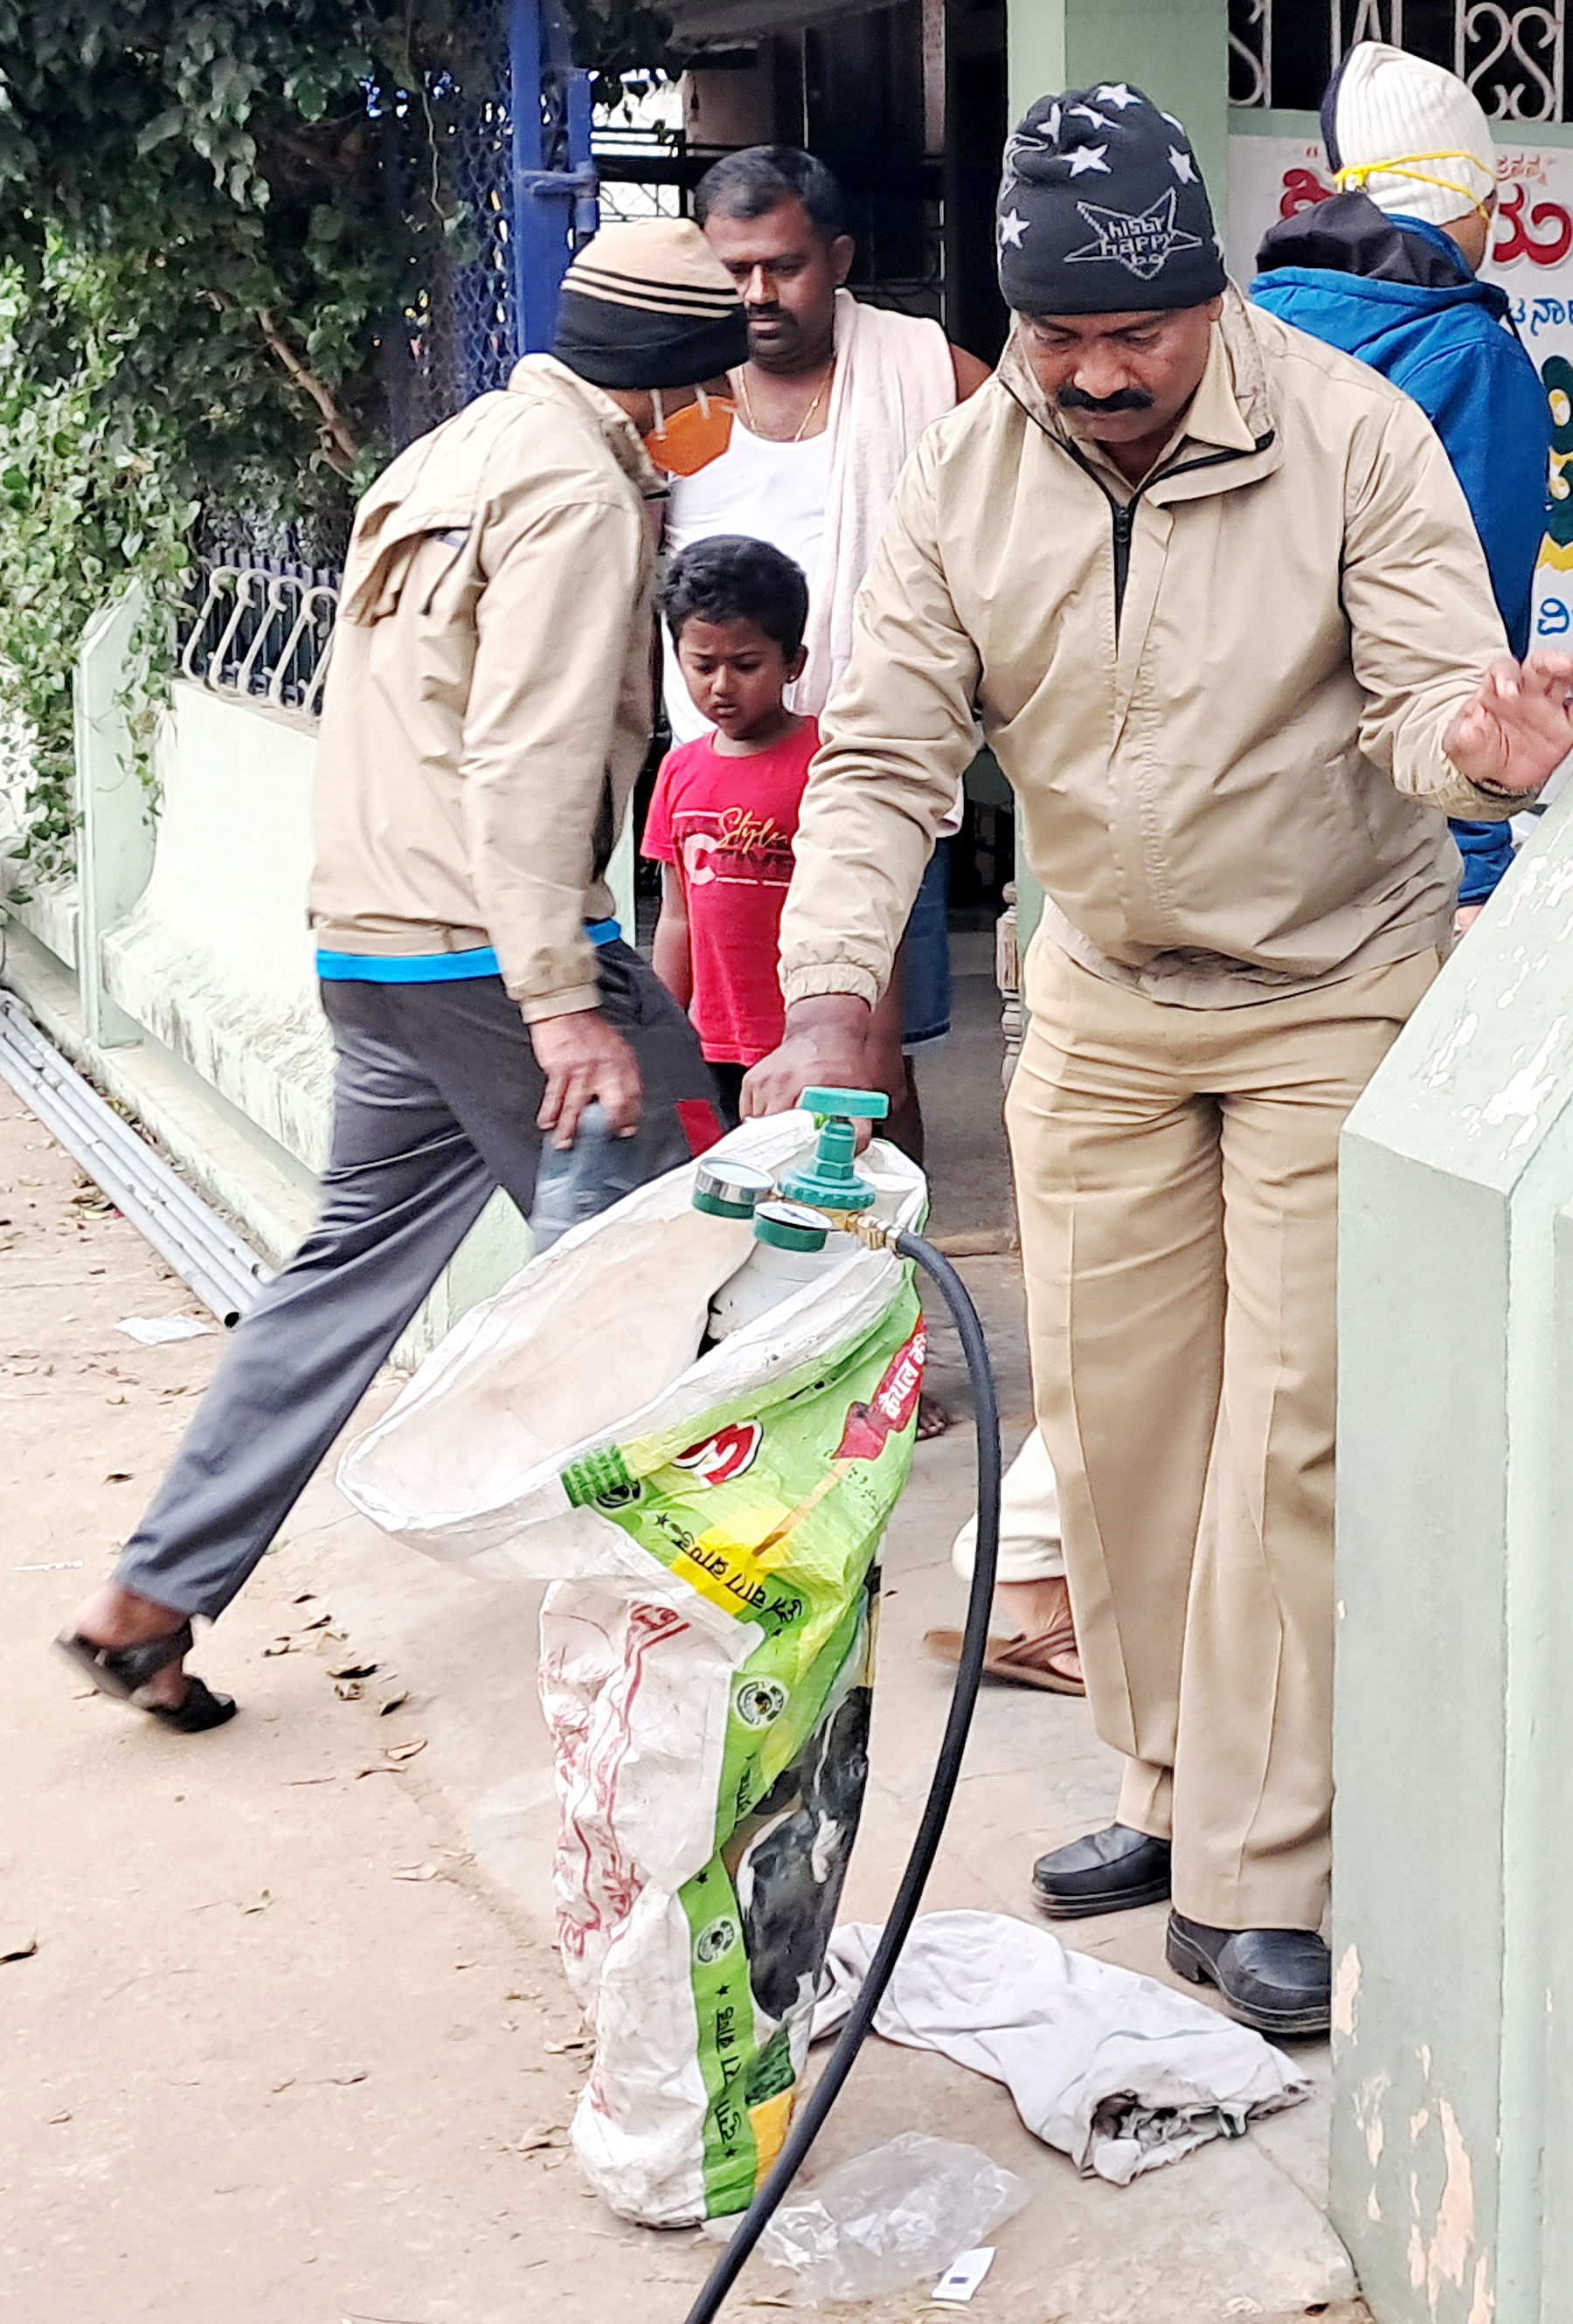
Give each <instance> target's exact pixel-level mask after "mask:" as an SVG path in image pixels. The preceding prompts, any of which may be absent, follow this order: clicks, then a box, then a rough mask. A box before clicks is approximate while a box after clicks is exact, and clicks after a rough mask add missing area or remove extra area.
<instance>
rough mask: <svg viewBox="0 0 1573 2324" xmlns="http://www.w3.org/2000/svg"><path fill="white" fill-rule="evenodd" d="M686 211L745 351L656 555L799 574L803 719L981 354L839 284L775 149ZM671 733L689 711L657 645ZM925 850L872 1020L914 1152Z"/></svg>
mask: <svg viewBox="0 0 1573 2324" xmlns="http://www.w3.org/2000/svg"><path fill="white" fill-rule="evenodd" d="M695 209H696V214H697V216H698V218H699V224H700V226H702V227H703V228H704V231H705V235H706V237H707V239H708V242H709V244H710V247H711V248H712V250H714V252H715V253H716V255H717V257H718V258H719V259H720V261H721V263H722V264H723V265H724V266H725V267H726V270H727V272H729V273H730V275H731V277H732V279H733V281H734V282H735V283H736V285H737V288H738V290H739V291H740V292H741V294H742V297H743V300H744V304H745V307H746V309H747V312H748V341H749V360H748V361H747V363H746V364H744V366H743V367H742V369H741V370H740V371H736V372H734V373H733V374H732V386H733V391H734V393H735V395H736V401H737V424H736V426H735V427H734V428H733V430H732V438H731V442H730V444H729V445H728V447H727V449H726V453H725V455H724V456H723V457H722V458H720V459H719V460H717V461H714V462H713V463H712V464H711V466H709V467H708V468H706V469H705V470H704V472H703V473H702V474H701V475H697V476H693V477H681V476H680V477H677V478H676V479H674V481H673V485H672V492H671V502H670V504H669V508H668V513H667V527H666V538H667V543H668V546H669V548H671V549H673V550H677V549H687V548H689V546H690V545H691V544H692V543H693V542H694V541H696V540H708V539H711V538H713V537H714V536H715V535H716V534H718V533H745V534H747V535H749V536H751V537H753V538H754V539H760V540H768V541H769V542H770V543H771V545H772V547H773V548H775V549H780V550H782V553H783V555H785V556H787V557H790V558H792V559H793V561H794V562H795V563H796V564H798V565H800V566H801V567H802V569H803V571H804V572H805V573H806V574H807V575H808V577H809V604H810V611H809V631H808V637H807V641H806V642H807V646H808V652H809V660H808V667H807V669H806V670H805V671H804V674H803V676H802V678H801V679H800V681H799V683H798V686H797V687H796V688H795V690H794V692H793V695H792V697H791V700H792V707H793V708H794V709H795V710H796V711H798V712H799V714H800V715H802V716H805V717H817V716H818V715H819V712H820V711H821V710H822V709H823V708H824V706H825V704H826V701H827V700H828V696H829V694H830V691H831V688H832V687H834V685H835V683H836V681H837V678H839V677H840V675H841V672H842V670H843V669H845V668H846V665H847V658H848V656H849V655H850V653H851V650H852V601H853V598H854V597H855V595H856V592H857V588H858V585H859V583H860V582H861V581H862V579H863V576H864V573H865V569H866V567H867V565H868V562H869V559H870V558H871V557H872V556H873V554H874V547H875V545H876V543H877V541H878V539H879V535H880V531H881V529H882V528H883V525H884V516H885V512H886V510H887V509H888V507H889V505H890V500H891V494H892V493H893V491H894V489H895V483H896V478H897V477H898V476H899V475H900V474H901V471H902V468H903V467H904V466H905V465H906V460H907V456H908V454H909V453H910V452H911V450H912V449H913V447H914V446H915V445H916V444H917V441H918V439H919V438H920V437H921V435H922V433H923V431H924V429H926V428H928V427H929V426H930V423H931V422H932V421H934V420H939V419H940V418H942V417H943V415H944V414H945V413H946V412H948V411H950V410H954V408H955V406H956V405H957V404H958V403H961V402H964V401H966V399H967V397H968V396H969V395H972V394H973V393H975V392H976V390H977V389H978V388H979V387H981V386H982V384H983V383H984V381H985V379H986V378H987V377H988V368H987V365H986V364H982V363H980V362H979V361H978V359H977V357H976V355H968V354H967V351H966V349H965V348H964V347H957V346H950V345H949V344H948V341H947V339H946V337H945V334H944V332H943V330H942V329H941V328H940V327H939V324H938V323H935V322H931V321H929V320H928V319H926V318H923V317H921V316H914V315H899V314H894V313H892V312H890V311H889V310H888V309H884V308H878V307H869V306H865V305H864V304H863V303H862V302H861V301H859V300H856V299H854V298H853V296H852V294H851V292H850V291H847V289H846V288H845V287H844V286H845V284H846V281H847V275H848V273H849V272H851V268H852V260H853V255H854V245H853V242H852V237H851V236H850V235H849V234H848V233H847V211H846V204H845V202H844V200H843V198H842V193H841V189H840V187H839V185H838V184H837V181H836V180H835V178H834V177H833V176H832V174H831V172H830V171H828V169H827V168H826V167H825V164H824V163H823V162H822V161H816V160H815V158H814V156H813V155H812V154H811V153H805V152H800V151H799V149H798V148H797V147H796V146H792V145H754V146H750V147H749V148H748V149H747V150H746V151H745V152H741V153H731V154H728V155H727V157H726V160H725V161H717V164H716V166H715V168H714V169H713V170H711V171H709V172H708V175H707V176H706V177H705V178H703V179H702V180H700V183H699V190H698V194H697V197H696V201H695ZM665 701H666V715H667V717H668V720H669V722H670V723H671V731H672V736H673V739H674V740H675V741H676V742H691V741H693V740H694V739H695V738H696V737H697V736H699V734H702V733H704V731H705V726H704V721H703V719H702V718H701V717H700V715H699V713H698V712H697V711H696V710H695V708H694V705H693V704H692V702H691V701H690V700H689V692H688V688H687V687H686V686H685V684H684V683H683V680H682V678H681V676H680V673H679V671H678V668H677V663H676V659H675V657H674V655H673V653H672V650H671V640H670V639H668V640H667V641H666V678H665ZM949 1019H950V985H949V955H948V933H947V927H946V881H945V864H944V862H943V857H942V854H940V855H937V856H936V858H935V861H934V862H933V864H931V865H930V876H929V878H928V880H927V881H926V882H925V884H924V888H923V890H922V891H921V893H920V895H919V898H918V900H917V903H916V905H915V906H914V908H913V912H912V918H911V924H910V926H909V928H908V932H907V941H906V944H905V945H904V946H903V948H902V964H901V975H900V980H899V982H898V983H897V985H896V986H895V987H893V991H892V993H891V996H890V1000H889V1004H888V1006H887V1007H886V1008H885V1010H884V1012H883V1015H882V1018H881V1022H880V1028H879V1029H880V1033H881V1036H882V1042H881V1054H880V1063H881V1068H882V1085H884V1086H885V1087H888V1088H889V1090H890V1092H891V1096H892V1101H893V1107H894V1111H893V1115H892V1121H891V1129H892V1134H893V1135H894V1136H895V1137H896V1138H897V1139H898V1142H899V1143H901V1144H902V1145H903V1146H905V1147H907V1148H909V1150H911V1151H912V1152H914V1153H915V1154H916V1155H917V1156H918V1157H919V1158H920V1159H921V1139H922V1116H921V1113H920V1111H919V1109H918V1099H917V1090H916V1087H915V1084H914V1083H913V1080H912V1076H911V1070H910V1067H909V1066H908V1065H906V1064H905V1063H904V1062H903V1056H902V1052H903V1049H911V1048H913V1047H921V1046H922V1045H923V1044H924V1043H925V1042H927V1041H930V1040H933V1039H937V1038H938V1037H939V1036H940V1035H941V1034H943V1033H945V1032H946V1031H948V1028H949Z"/></svg>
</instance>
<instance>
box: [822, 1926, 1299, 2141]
mask: <svg viewBox="0 0 1573 2324" xmlns="http://www.w3.org/2000/svg"><path fill="white" fill-rule="evenodd" d="M879 1938H880V1932H879V1930H878V1929H877V1928H874V1927H871V1926H870V1925H869V1924H868V1923H866V1922H854V1923H850V1924H849V1925H848V1926H847V1927H846V1928H841V1929H837V1932H836V1933H835V1935H834V1936H833V1937H832V1938H831V1940H830V1950H829V1951H828V1954H827V1956H826V1960H825V1974H824V1978H823V1979H822V1981H821V1983H820V1987H819V2002H818V2005H817V2006H816V2008H815V2011H814V2039H815V2040H816V2041H818V2040H819V2038H820V2037H821V2036H822V2035H823V2034H826V2033H833V2032H834V2030H835V2029H836V2027H837V2025H839V2024H840V2023H841V2022H842V2020H843V2018H845V2017H846V2015H847V2012H848V2011H849V2010H850V2008H851V2006H852V2003H853V2001H854V1999H855V1997H856V1994H857V1990H858V1988H859V1987H860V1986H861V1985H862V1983H863V1980H864V1978H865V1975H866V1973H867V1969H868V1965H869V1962H870V1961H871V1960H873V1959H874V1947H875V1946H876V1945H877V1944H878V1942H879ZM874 2032H875V2033H883V2034H884V2037H885V2039H886V2040H887V2041H889V2042H902V2043H905V2044H906V2046H907V2047H908V2048H909V2049H912V2050H938V2051H939V2052H940V2054H941V2056H943V2057H947V2058H951V2059H954V2060H955V2061H956V2063H957V2064H958V2066H970V2067H971V2068H972V2069H973V2070H974V2071H975V2072H977V2073H980V2074H986V2075H988V2077H989V2079H990V2080H992V2081H996V2082H1004V2085H1005V2088H1006V2089H1008V2090H1009V2091H1010V2094H1011V2096H1012V2098H1013V2099H1014V2100H1015V2102H1016V2111H1017V2113H1018V2114H1019V2115H1020V2116H1021V2117H1022V2121H1023V2122H1024V2123H1025V2124H1026V2126H1027V2128H1028V2129H1029V2130H1030V2131H1032V2134H1033V2135H1034V2136H1035V2137H1038V2138H1041V2139H1042V2140H1044V2141H1045V2143H1046V2144H1048V2145H1050V2146H1057V2147H1059V2150H1060V2151H1061V2153H1065V2154H1069V2156H1070V2158H1071V2160H1072V2161H1073V2162H1074V2163H1076V2164H1077V2166H1078V2169H1079V2171H1080V2172H1081V2174H1082V2176H1083V2178H1084V2179H1091V2178H1097V2179H1108V2180H1112V2181H1113V2182H1114V2184H1115V2186H1116V2187H1125V2186H1128V2185H1129V2184H1130V2182H1131V2181H1132V2180H1133V2179H1134V2178H1135V2176H1136V2175H1137V2173H1138V2172H1142V2171H1152V2170H1155V2169H1156V2168H1157V2166H1158V2165H1159V2164H1160V2163H1175V2162H1178V2160H1179V2159H1180V2156H1181V2155H1182V2154H1189V2153H1190V2151H1191V2149H1192V2148H1193V2147H1197V2146H1201V2145H1203V2144H1205V2143H1206V2142H1207V2141H1208V2139H1209V2138H1220V2137H1221V2138H1239V2137H1242V2136H1244V2135H1245V2131H1246V2130H1247V2129H1248V2128H1249V2127H1250V2126H1251V2124H1252V2123H1253V2122H1254V2121H1255V2120H1256V2119H1257V2118H1258V2116H1262V2115H1264V2114H1275V2113H1276V2112H1277V2111H1278V2109H1279V2108H1280V2107H1288V2106H1295V2105H1298V2103H1299V2102H1300V2099H1301V2098H1309V2095H1310V2089H1311V2085H1310V2083H1309V2080H1307V2078H1306V2077H1305V2075H1303V2074H1301V2073H1300V2072H1299V2071H1298V2070H1296V2068H1295V2067H1294V2066H1293V2065H1292V2064H1291V2061H1290V2060H1289V2059H1288V2058H1286V2057H1285V2056H1284V2054H1283V2052H1282V2050H1275V2049H1274V2048H1273V2047H1272V2043H1269V2042H1264V2041H1263V2038H1262V2036H1261V2034H1260V2033H1251V2032H1250V2031H1249V2030H1248V2028H1246V2027H1245V2026H1244V2025H1236V2024H1234V2023H1233V2021H1232V2020H1231V2019H1229V2018H1226V2017H1220V2016H1219V2015H1217V2012H1216V2011H1215V2010H1212V2009H1209V2008H1208V2006H1207V2004H1206V2003H1205V2002H1201V2001H1193V2000H1191V1999H1189V1997H1188V1996H1186V1995H1185V1994H1182V1993H1172V1992H1170V1989H1169V1987H1167V1986H1165V1985H1160V1984H1158V1983H1157V1981H1156V1980H1155V1979H1154V1978H1150V1977H1138V1976H1137V1975H1136V1974H1135V1973H1134V1971H1133V1970H1132V1969H1118V1968H1116V1967H1115V1964H1114V1963H1113V1962H1112V1961H1100V1960H1093V1959H1092V1958H1091V1957H1090V1956H1089V1955H1088V1954H1087V1953H1075V1952H1069V1951H1068V1950H1066V1948H1065V1947H1064V1946H1063V1945H1062V1944H1061V1943H1060V1942H1059V1939H1058V1938H1057V1937H1051V1936H1050V1934H1049V1932H1048V1931H1047V1930H1045V1929H1034V1928H1032V1927H1031V1926H1030V1925H1029V1924H1028V1923H1026V1922H1025V1921H1013V1920H1011V1919H1010V1918H1009V1917H1008V1916H1007V1915H1006V1914H1003V1913H926V1914H924V1915H923V1917H922V1918H921V1920H920V1921H919V1922H918V1923H917V1924H916V1926H915V1927H914V1928H913V1930H912V1933H911V1936H910V1937H909V1938H908V1940H907V1942H906V1945H905V1948H904V1949H903V1950H902V1956H901V1959H900V1960H899V1961H898V1962H897V1964H896V1970H895V1975H894V1977H893V1978H892V1980H891V1983H890V1987H889V1989H888V1991H887V1992H886V1994H885V1997H884V2000H883V2001H882V2002H881V2003H880V2005H879V2007H878V2009H877V2011H876V2012H875V2014H874Z"/></svg>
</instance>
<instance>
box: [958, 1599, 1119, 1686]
mask: <svg viewBox="0 0 1573 2324" xmlns="http://www.w3.org/2000/svg"><path fill="white" fill-rule="evenodd" d="M923 1646H924V1648H925V1650H926V1651H927V1652H928V1653H929V1654H930V1655H933V1657H934V1659H935V1661H936V1662H941V1663H957V1662H959V1661H960V1659H961V1632H960V1631H959V1630H926V1631H925V1632H924V1634H923ZM1076 1652H1077V1645H1076V1625H1075V1623H1074V1622H1073V1621H1071V1620H1070V1619H1069V1617H1067V1618H1066V1619H1065V1620H1063V1621H1059V1622H1051V1623H1050V1626H1049V1628H1048V1629H1046V1630H1040V1631H1039V1632H1038V1633H1037V1635H1036V1637H1030V1638H1028V1637H1019V1638H991V1639H990V1640H989V1642H988V1652H987V1654H986V1655H985V1656H984V1664H983V1670H984V1676H985V1678H997V1679H1003V1680H1004V1682H1005V1683H1006V1684H1007V1685H1010V1686H1035V1687H1038V1688H1040V1689H1041V1692H1043V1693H1045V1694H1085V1693H1086V1692H1087V1687H1086V1684H1085V1683H1084V1682H1083V1681H1082V1680H1081V1679H1080V1678H1079V1677H1075V1678H1073V1677H1072V1676H1071V1674H1070V1673H1069V1671H1066V1670H1057V1669H1056V1668H1055V1665H1056V1663H1057V1662H1058V1661H1059V1660H1060V1658H1061V1657H1062V1656H1064V1655H1074V1654H1076Z"/></svg>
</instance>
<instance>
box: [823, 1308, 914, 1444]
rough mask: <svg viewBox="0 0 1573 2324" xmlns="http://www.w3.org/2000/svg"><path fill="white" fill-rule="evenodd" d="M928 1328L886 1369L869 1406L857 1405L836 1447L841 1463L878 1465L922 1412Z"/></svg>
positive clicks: (848, 1416)
mask: <svg viewBox="0 0 1573 2324" xmlns="http://www.w3.org/2000/svg"><path fill="white" fill-rule="evenodd" d="M928 1345H929V1333H928V1328H927V1326H926V1325H925V1324H922V1323H920V1324H919V1325H918V1328H917V1330H916V1331H915V1332H914V1333H912V1336H911V1339H910V1340H907V1341H904V1342H902V1345H901V1346H900V1347H899V1348H898V1349H897V1350H896V1351H895V1354H894V1355H893V1357H892V1358H891V1360H890V1362H889V1363H888V1364H887V1365H886V1367H885V1370H884V1377H883V1378H882V1379H881V1380H880V1383H879V1386H878V1387H877V1388H875V1389H874V1396H873V1399H872V1401H871V1402H869V1403H867V1404H855V1405H854V1406H852V1408H851V1410H850V1411H849V1412H848V1413H847V1426H846V1428H845V1429H844V1430H843V1432H842V1436H841V1442H840V1443H839V1444H837V1447H836V1452H835V1455H834V1457H835V1458H836V1459H837V1461H877V1460H878V1458H879V1456H880V1454H881V1453H882V1452H884V1448H885V1446H886V1444H887V1443H889V1442H890V1440H891V1438H892V1437H893V1436H899V1435H900V1434H901V1433H902V1429H903V1428H905V1427H907V1426H908V1425H909V1424H910V1423H911V1417H912V1415H913V1413H914V1412H916V1410H917V1408H918V1391H919V1389H920V1388H921V1387H922V1385H923V1357H924V1354H925V1353H926V1351H927V1349H928Z"/></svg>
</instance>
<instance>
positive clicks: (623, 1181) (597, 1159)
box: [530, 1098, 644, 1258]
mask: <svg viewBox="0 0 1573 2324" xmlns="http://www.w3.org/2000/svg"><path fill="white" fill-rule="evenodd" d="M638 1152H639V1140H638V1139H636V1138H619V1137H617V1135H616V1134H615V1131H614V1130H613V1128H612V1124H611V1120H610V1118H609V1116H608V1115H607V1112H606V1107H605V1106H604V1105H603V1104H602V1103H601V1102H600V1100H599V1098H592V1099H591V1101H590V1102H589V1104H588V1105H587V1106H586V1108H585V1110H584V1111H583V1112H582V1113H581V1114H580V1116H579V1118H578V1129H577V1130H576V1131H575V1132H574V1141H573V1144H572V1145H571V1146H570V1147H569V1149H568V1151H567V1153H563V1152H561V1151H560V1149H559V1148H557V1147H555V1146H553V1145H551V1144H550V1143H543V1144H542V1146H541V1163H540V1167H539V1168H538V1169H537V1171H536V1173H535V1207H534V1209H533V1210H532V1212H531V1213H530V1231H531V1233H532V1236H533V1237H534V1239H535V1254H536V1257H537V1258H539V1257H540V1255H541V1252H542V1251H543V1250H551V1246H552V1244H553V1243H554V1242H557V1241H559V1240H560V1239H561V1238H562V1236H564V1235H565V1234H567V1232H568V1231H569V1228H570V1227H577V1226H580V1225H582V1224H583V1222H585V1220H586V1219H593V1218H594V1217H595V1216H596V1215H597V1212H600V1211H606V1210H610V1208H611V1206H612V1204H613V1203H620V1202H621V1201H622V1199H623V1197H624V1195H625V1194H632V1193H633V1191H634V1187H635V1186H638V1185H643V1179H644V1174H643V1172H642V1171H641V1170H640V1168H639V1165H638V1161H637V1156H638Z"/></svg>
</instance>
